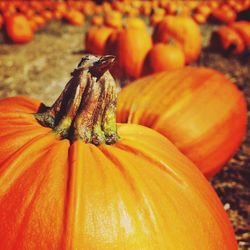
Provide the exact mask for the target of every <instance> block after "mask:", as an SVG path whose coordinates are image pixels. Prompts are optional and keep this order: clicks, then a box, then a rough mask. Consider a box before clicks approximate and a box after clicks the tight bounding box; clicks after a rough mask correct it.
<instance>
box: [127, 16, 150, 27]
mask: <svg viewBox="0 0 250 250" xmlns="http://www.w3.org/2000/svg"><path fill="white" fill-rule="evenodd" d="M124 22H125V27H126V28H134V29H136V28H137V29H145V30H146V29H147V26H146V24H145V23H144V21H143V20H142V19H141V18H139V17H127V18H126V19H125V21H124Z"/></svg>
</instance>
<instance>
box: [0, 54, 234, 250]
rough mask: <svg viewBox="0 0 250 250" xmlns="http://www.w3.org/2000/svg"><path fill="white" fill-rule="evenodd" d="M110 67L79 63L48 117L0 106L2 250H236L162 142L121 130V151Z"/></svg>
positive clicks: (200, 189)
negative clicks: (108, 68)
mask: <svg viewBox="0 0 250 250" xmlns="http://www.w3.org/2000/svg"><path fill="white" fill-rule="evenodd" d="M109 60H110V57H108V58H107V57H105V58H101V59H97V60H96V58H93V57H89V58H86V57H85V58H84V59H83V61H82V63H80V64H79V67H78V68H77V69H76V70H75V71H74V72H73V73H72V79H71V80H70V81H69V82H68V84H67V86H66V88H65V90H64V92H63V93H62V95H61V96H60V97H59V99H58V100H57V101H56V102H55V104H54V105H53V106H52V107H50V108H44V107H43V108H44V111H41V109H42V106H41V105H42V104H41V103H40V102H39V101H38V100H32V99H29V98H27V97H12V98H7V99H4V100H1V101H0V116H1V119H0V138H1V147H0V164H1V168H0V170H1V171H0V187H1V188H0V216H1V223H0V239H1V240H0V248H1V249H5V250H10V249H51V250H55V249H109V250H120V249H124V250H131V249H144V250H155V249H159V250H165V249H169V250H177V249H180V250H182V249H186V250H194V249H202V250H211V249H220V250H236V249H237V243H236V240H235V236H234V233H233V229H232V226H231V224H230V222H229V220H228V218H227V215H226V213H225V211H224V208H223V206H222V204H221V202H220V200H219V199H218V197H217V195H216V193H215V192H214V191H213V189H212V188H211V186H210V184H209V183H208V182H207V180H206V179H205V178H204V177H203V176H202V175H201V173H200V172H199V171H198V170H197V169H196V167H195V166H194V165H193V164H192V163H191V162H190V161H189V160H188V159H187V158H186V157H184V156H183V155H182V154H181V153H180V152H179V151H178V150H177V149H176V148H175V147H174V146H173V145H172V144H171V143H170V142H169V141H168V140H167V139H166V138H164V137H163V136H161V135H160V134H158V133H157V132H155V131H153V130H151V129H149V128H144V127H142V126H139V125H129V124H120V125H118V133H119V140H118V141H117V139H118V138H117V132H116V124H115V112H114V109H115V99H116V98H115V96H116V95H115V93H114V91H115V83H114V80H113V79H112V77H111V76H110V74H109V73H108V72H107V71H106V69H107V67H108V64H110V61H109ZM105 71H106V72H105ZM39 108H40V113H37V112H39V111H38V110H39ZM34 113H37V114H36V115H34ZM38 120H39V122H40V123H42V124H43V125H41V124H40V123H39V122H38ZM48 126H50V127H51V128H50V127H48ZM98 142H102V144H101V145H99V146H96V145H94V144H98ZM110 143H114V144H112V145H108V144H110ZM180 239H181V240H180Z"/></svg>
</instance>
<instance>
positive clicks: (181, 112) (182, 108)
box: [117, 67, 247, 178]
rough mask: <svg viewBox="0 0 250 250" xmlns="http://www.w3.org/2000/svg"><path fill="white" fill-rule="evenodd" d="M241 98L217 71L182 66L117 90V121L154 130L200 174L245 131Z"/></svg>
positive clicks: (213, 168) (216, 166)
mask: <svg viewBox="0 0 250 250" xmlns="http://www.w3.org/2000/svg"><path fill="white" fill-rule="evenodd" d="M246 117H247V110H246V102H245V98H244V97H243V95H242V94H241V92H240V91H238V89H237V88H236V87H235V86H234V85H233V84H232V83H231V82H230V81H229V80H227V79H226V78H225V77H224V76H223V75H222V74H220V73H219V72H217V71H215V70H212V69H208V68H202V67H201V68H195V67H185V68H182V69H178V70H173V71H170V72H161V73H158V74H154V75H152V76H148V77H146V78H142V79H139V80H137V81H135V82H134V83H132V84H130V85H128V86H127V87H125V88H124V89H123V90H122V91H121V92H120V93H119V95H118V108H117V119H118V121H119V122H129V123H136V124H141V125H144V126H147V127H150V128H153V129H155V130H157V131H158V132H160V133H162V134H163V135H165V136H166V137H167V138H168V139H170V141H172V142H173V143H174V144H175V145H176V146H177V148H178V149H179V150H180V151H182V152H183V153H184V154H185V155H186V156H187V157H188V158H189V159H191V160H192V161H193V162H194V163H195V164H196V165H197V166H198V167H199V168H200V170H201V171H202V172H203V173H204V174H205V176H206V177H208V178H209V177H211V176H213V175H215V174H216V173H217V172H218V171H219V170H220V169H221V168H222V166H223V165H224V164H225V163H226V162H227V161H228V160H229V159H230V157H232V155H233V154H234V153H235V151H236V150H237V148H238V147H239V145H240V143H241V141H242V139H243V137H244V135H245V131H246Z"/></svg>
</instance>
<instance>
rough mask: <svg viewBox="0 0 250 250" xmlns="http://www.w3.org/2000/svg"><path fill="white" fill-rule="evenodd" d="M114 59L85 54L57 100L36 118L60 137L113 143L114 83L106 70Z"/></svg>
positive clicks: (115, 132)
mask: <svg viewBox="0 0 250 250" xmlns="http://www.w3.org/2000/svg"><path fill="white" fill-rule="evenodd" d="M113 62H114V57H113V56H103V57H96V56H92V55H86V56H84V57H83V58H82V60H81V62H80V63H79V65H78V68H77V69H75V70H74V72H73V73H72V78H71V80H70V81H69V82H68V83H67V85H66V87H65V89H64V90H63V92H62V93H61V95H60V96H59V97H58V99H57V100H56V102H55V103H54V104H53V105H52V106H51V107H49V108H47V109H46V110H45V111H44V112H41V113H37V114H36V115H35V116H36V119H37V120H38V121H39V122H40V123H41V124H42V125H43V126H47V127H51V128H52V129H53V130H54V132H55V133H57V134H59V135H60V137H61V138H68V139H70V140H76V139H81V140H83V141H85V142H86V143H93V144H95V145H99V144H102V143H106V144H112V143H115V142H116V141H117V139H118V136H117V129H116V116H115V112H116V85H115V81H114V79H113V77H112V76H111V74H110V73H109V71H108V69H109V68H110V67H111V66H112V64H113Z"/></svg>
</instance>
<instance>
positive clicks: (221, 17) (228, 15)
mask: <svg viewBox="0 0 250 250" xmlns="http://www.w3.org/2000/svg"><path fill="white" fill-rule="evenodd" d="M236 16H237V15H236V13H235V11H234V10H233V9H232V8H231V7H230V6H228V5H222V6H220V7H218V8H217V9H214V10H213V12H212V19H215V20H216V21H218V22H222V23H226V24H230V23H232V22H234V21H235V19H236Z"/></svg>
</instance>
